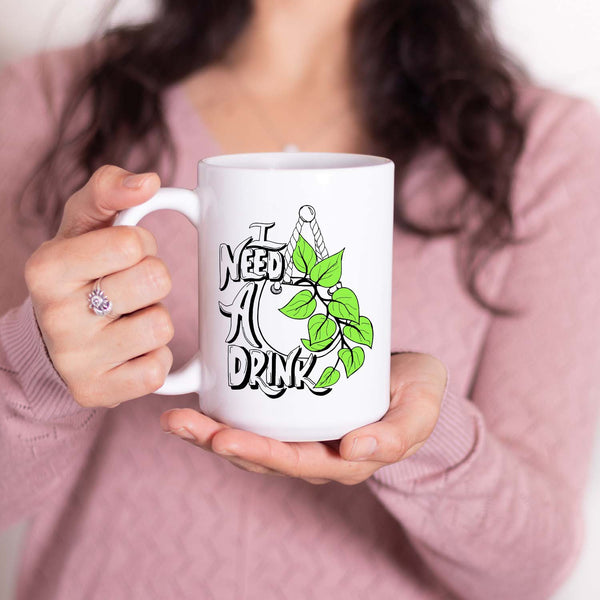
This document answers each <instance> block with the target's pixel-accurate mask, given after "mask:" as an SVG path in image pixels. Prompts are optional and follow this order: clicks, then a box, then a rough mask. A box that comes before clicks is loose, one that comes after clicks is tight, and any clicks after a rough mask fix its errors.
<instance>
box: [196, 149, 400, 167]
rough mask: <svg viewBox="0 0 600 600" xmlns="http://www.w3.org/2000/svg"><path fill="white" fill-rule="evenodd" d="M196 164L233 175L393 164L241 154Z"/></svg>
mask: <svg viewBox="0 0 600 600" xmlns="http://www.w3.org/2000/svg"><path fill="white" fill-rule="evenodd" d="M317 161H321V162H322V164H318V163H317ZM199 164H203V165H205V166H207V167H216V168H218V169H229V170H236V171H340V170H352V169H365V168H374V167H382V166H386V165H393V164H394V163H393V161H391V160H390V159H389V158H386V157H383V156H375V155H371V154H358V153H349V152H243V153H236V154H219V155H216V156H207V157H205V158H203V159H201V160H200V161H199Z"/></svg>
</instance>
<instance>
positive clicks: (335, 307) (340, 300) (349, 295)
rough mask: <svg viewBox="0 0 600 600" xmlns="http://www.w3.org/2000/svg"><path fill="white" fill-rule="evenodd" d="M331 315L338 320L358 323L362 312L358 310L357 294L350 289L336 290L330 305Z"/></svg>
mask: <svg viewBox="0 0 600 600" xmlns="http://www.w3.org/2000/svg"><path fill="white" fill-rule="evenodd" d="M328 308H329V314H330V315H333V316H334V317H337V318H338V319H347V320H348V321H352V322H354V323H358V319H359V316H360V312H359V310H358V299H357V297H356V294H355V293H354V292H353V291H352V290H351V289H349V288H344V287H343V288H340V289H339V290H335V292H333V295H332V296H331V302H330V303H329V306H328Z"/></svg>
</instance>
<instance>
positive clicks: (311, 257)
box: [292, 236, 317, 275]
mask: <svg viewBox="0 0 600 600" xmlns="http://www.w3.org/2000/svg"><path fill="white" fill-rule="evenodd" d="M292 260H293V261H294V265H296V269H298V271H300V273H304V274H305V275H308V274H309V273H310V271H311V269H312V268H313V267H314V266H315V263H316V262H317V255H316V254H315V251H314V250H313V247H312V246H311V245H310V244H309V243H308V242H307V241H306V240H305V239H304V238H303V237H302V236H300V237H299V238H298V243H297V244H296V247H295V248H294V253H293V254H292Z"/></svg>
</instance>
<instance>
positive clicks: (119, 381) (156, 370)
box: [78, 346, 173, 408]
mask: <svg viewBox="0 0 600 600" xmlns="http://www.w3.org/2000/svg"><path fill="white" fill-rule="evenodd" d="M172 364H173V355H172V353H171V351H170V350H169V348H168V347H167V346H162V347H160V348H157V349H156V350H152V351H150V352H148V353H147V354H144V355H143V356H139V357H137V358H134V359H132V360H129V361H128V362H126V363H124V364H122V365H120V366H118V367H116V368H114V369H112V370H111V371H109V372H108V373H106V374H105V375H104V376H103V377H102V385H101V386H95V387H91V388H90V389H88V390H85V389H81V390H79V394H78V397H79V400H78V401H79V403H80V404H82V405H83V406H86V399H87V398H89V401H88V404H89V406H99V405H100V406H106V407H109V408H113V407H115V406H117V405H119V404H120V403H121V402H125V401H126V400H129V399H131V398H139V397H141V396H145V395H146V394H151V393H153V392H155V391H156V390H157V389H158V388H159V387H160V386H161V385H162V384H163V383H164V380H165V378H166V376H167V374H168V373H169V371H170V369H171V366H172Z"/></svg>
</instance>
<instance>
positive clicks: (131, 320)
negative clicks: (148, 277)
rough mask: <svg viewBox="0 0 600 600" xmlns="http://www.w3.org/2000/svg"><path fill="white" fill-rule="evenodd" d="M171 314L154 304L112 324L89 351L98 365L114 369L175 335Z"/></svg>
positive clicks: (160, 305)
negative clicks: (95, 357) (95, 356)
mask: <svg viewBox="0 0 600 600" xmlns="http://www.w3.org/2000/svg"><path fill="white" fill-rule="evenodd" d="M174 332H175V330H174V327H173V322H172V321H171V317H170V315H169V311H168V310H167V309H166V307H165V306H164V305H162V304H155V305H153V306H149V307H148V308H144V309H142V310H139V311H137V312H135V313H133V314H131V315H125V316H123V317H121V318H120V319H118V320H116V321H110V322H109V323H108V325H106V326H105V327H104V329H102V331H100V332H99V333H98V335H97V342H96V347H95V348H91V349H90V354H91V356H92V358H93V356H94V355H97V359H96V360H97V363H98V364H104V365H106V366H107V367H108V368H114V367H116V366H117V365H120V364H122V363H124V362H125V361H128V360H130V359H132V358H135V357H137V356H141V355H143V354H146V353H147V352H150V351H151V350H155V349H157V348H160V347H161V346H165V345H166V344H168V343H169V342H170V341H171V340H172V339H173V335H174Z"/></svg>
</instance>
